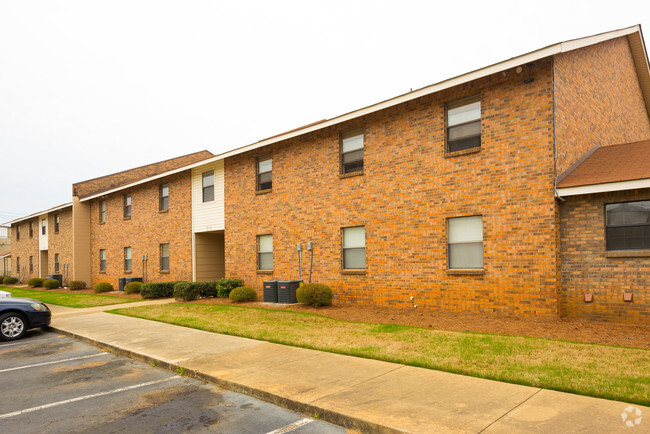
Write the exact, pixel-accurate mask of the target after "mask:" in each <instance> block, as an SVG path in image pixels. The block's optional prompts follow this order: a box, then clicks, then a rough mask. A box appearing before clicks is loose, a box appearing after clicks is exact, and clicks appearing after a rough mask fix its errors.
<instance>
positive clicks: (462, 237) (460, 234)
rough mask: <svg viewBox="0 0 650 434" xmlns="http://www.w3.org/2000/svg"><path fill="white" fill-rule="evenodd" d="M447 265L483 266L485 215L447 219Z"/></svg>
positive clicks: (455, 266)
mask: <svg viewBox="0 0 650 434" xmlns="http://www.w3.org/2000/svg"><path fill="white" fill-rule="evenodd" d="M447 267H448V268H449V269H466V268H470V269H471V268H476V269H480V268H483V217H482V216H471V217H454V218H449V219H447Z"/></svg>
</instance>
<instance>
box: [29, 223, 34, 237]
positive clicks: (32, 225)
mask: <svg viewBox="0 0 650 434" xmlns="http://www.w3.org/2000/svg"><path fill="white" fill-rule="evenodd" d="M29 238H34V222H29Z"/></svg>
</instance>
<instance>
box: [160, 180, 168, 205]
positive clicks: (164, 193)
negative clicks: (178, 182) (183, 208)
mask: <svg viewBox="0 0 650 434" xmlns="http://www.w3.org/2000/svg"><path fill="white" fill-rule="evenodd" d="M159 209H160V211H166V210H168V209H169V184H162V185H161V186H160V208H159Z"/></svg>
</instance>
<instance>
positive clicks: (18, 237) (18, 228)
mask: <svg viewBox="0 0 650 434" xmlns="http://www.w3.org/2000/svg"><path fill="white" fill-rule="evenodd" d="M19 240H20V223H19V224H17V225H16V241H19Z"/></svg>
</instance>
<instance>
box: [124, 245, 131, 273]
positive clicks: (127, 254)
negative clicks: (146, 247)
mask: <svg viewBox="0 0 650 434" xmlns="http://www.w3.org/2000/svg"><path fill="white" fill-rule="evenodd" d="M124 271H131V247H125V248H124Z"/></svg>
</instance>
